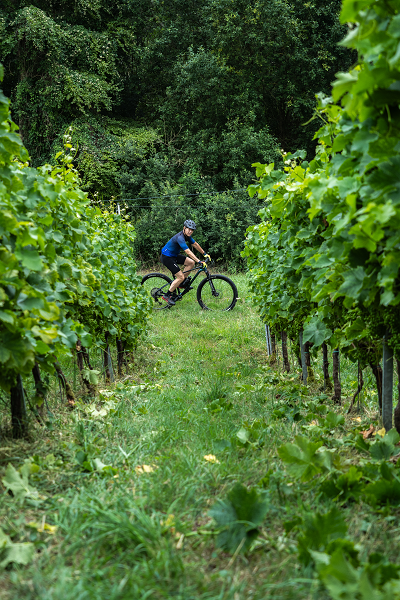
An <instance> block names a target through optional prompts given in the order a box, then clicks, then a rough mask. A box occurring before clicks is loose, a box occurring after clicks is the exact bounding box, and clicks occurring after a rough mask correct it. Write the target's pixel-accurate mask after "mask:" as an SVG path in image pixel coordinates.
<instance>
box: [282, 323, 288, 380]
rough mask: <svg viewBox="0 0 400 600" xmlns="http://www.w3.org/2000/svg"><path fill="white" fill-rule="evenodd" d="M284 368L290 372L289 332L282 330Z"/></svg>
mask: <svg viewBox="0 0 400 600" xmlns="http://www.w3.org/2000/svg"><path fill="white" fill-rule="evenodd" d="M281 339H282V359H283V370H284V371H286V372H287V373H290V363H289V356H288V349H287V332H286V331H281Z"/></svg>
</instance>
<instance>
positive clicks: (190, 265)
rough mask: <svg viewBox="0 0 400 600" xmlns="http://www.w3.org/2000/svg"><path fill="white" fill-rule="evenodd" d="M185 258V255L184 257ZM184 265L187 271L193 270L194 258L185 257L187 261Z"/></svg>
mask: <svg viewBox="0 0 400 600" xmlns="http://www.w3.org/2000/svg"><path fill="white" fill-rule="evenodd" d="M182 258H184V257H182ZM183 265H184V267H185V271H187V270H189V271H190V270H192V269H193V268H194V260H193V258H189V256H187V257H186V258H185V262H184V263H183Z"/></svg>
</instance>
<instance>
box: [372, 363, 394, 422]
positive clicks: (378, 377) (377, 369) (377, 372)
mask: <svg viewBox="0 0 400 600" xmlns="http://www.w3.org/2000/svg"><path fill="white" fill-rule="evenodd" d="M396 360H397V359H396ZM369 366H370V367H371V370H372V373H373V374H374V377H375V381H376V389H377V392H378V404H379V412H380V414H382V376H383V373H382V367H381V365H380V364H379V363H378V364H376V365H373V364H371V363H369Z"/></svg>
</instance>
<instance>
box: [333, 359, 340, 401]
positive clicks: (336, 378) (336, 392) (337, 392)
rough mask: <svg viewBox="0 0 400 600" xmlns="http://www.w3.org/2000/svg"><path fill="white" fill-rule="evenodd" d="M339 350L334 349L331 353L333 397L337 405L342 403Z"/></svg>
mask: <svg viewBox="0 0 400 600" xmlns="http://www.w3.org/2000/svg"><path fill="white" fill-rule="evenodd" d="M339 361H340V358H339V348H336V349H335V350H334V351H333V353H332V368H333V372H332V376H333V396H332V400H334V401H335V402H336V403H337V404H341V403H342V387H341V385H340V377H339V369H340V363H339Z"/></svg>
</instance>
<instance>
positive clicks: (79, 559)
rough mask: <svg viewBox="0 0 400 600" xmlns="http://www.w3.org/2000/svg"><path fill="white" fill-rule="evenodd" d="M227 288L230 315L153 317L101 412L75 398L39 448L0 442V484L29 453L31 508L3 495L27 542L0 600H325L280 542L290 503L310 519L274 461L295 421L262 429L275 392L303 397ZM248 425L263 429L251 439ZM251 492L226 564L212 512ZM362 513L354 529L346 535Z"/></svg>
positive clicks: (306, 503) (189, 310)
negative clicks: (264, 506)
mask: <svg viewBox="0 0 400 600" xmlns="http://www.w3.org/2000/svg"><path fill="white" fill-rule="evenodd" d="M234 279H235V281H236V283H237V284H238V288H239V296H240V300H239V301H238V305H237V307H236V308H235V310H234V311H232V312H230V313H226V314H222V315H215V314H213V313H210V312H203V311H200V309H199V307H198V305H197V304H196V302H195V297H194V294H190V295H189V296H187V297H186V298H185V300H184V301H183V302H182V303H181V304H178V305H177V306H176V307H174V308H173V309H171V310H164V311H160V312H158V313H156V314H154V315H153V317H152V320H151V327H150V331H149V334H148V338H147V339H146V340H145V341H144V342H143V343H142V346H141V348H140V349H139V351H138V353H137V356H136V361H135V365H134V368H133V373H132V376H131V377H130V378H128V379H125V381H123V382H120V383H118V384H117V386H116V388H115V390H114V391H112V390H108V391H107V390H106V391H105V392H103V395H102V399H103V402H102V405H101V407H102V412H100V413H99V410H98V409H100V404H97V405H96V406H94V405H93V406H92V405H88V404H85V403H83V402H82V403H80V405H79V406H80V408H79V409H77V410H76V411H75V412H74V413H64V412H62V411H61V412H60V413H59V414H58V415H57V416H56V419H55V421H54V423H53V428H52V430H47V431H46V432H45V433H44V434H41V435H39V433H37V434H36V435H37V437H36V439H35V441H33V442H32V441H31V442H30V443H18V444H17V443H15V442H12V441H7V444H6V446H4V444H2V446H3V447H2V448H0V459H1V460H2V462H1V463H0V476H1V475H4V471H5V465H6V464H7V462H9V459H13V458H14V459H16V460H14V462H12V464H14V466H16V467H18V466H20V465H21V464H22V462H23V459H29V457H32V456H34V458H33V463H32V459H29V460H28V462H29V463H30V465H31V466H30V467H29V468H30V471H31V475H30V478H29V482H30V485H31V486H33V487H34V488H35V489H36V490H37V491H38V493H39V497H37V496H35V494H33V493H32V494H29V493H28V494H27V496H26V497H25V499H24V500H22V501H21V502H17V501H16V499H15V498H12V497H11V496H10V495H8V494H7V493H6V492H4V494H2V495H1V496H0V503H1V504H0V516H1V527H2V528H3V530H4V531H5V533H7V534H8V535H9V536H10V538H11V539H12V540H13V541H14V542H31V543H33V544H34V546H35V556H34V559H33V562H32V563H31V564H28V565H27V566H25V567H24V566H20V567H18V566H13V567H12V568H9V570H7V571H6V572H5V578H4V582H5V583H4V585H3V586H2V589H0V598H2V599H4V600H10V599H12V600H17V599H21V598H24V600H37V599H40V600H59V599H61V598H62V600H92V599H93V600H132V599H138V600H139V599H140V600H142V599H143V600H144V599H145V598H155V599H158V598H177V599H180V600H191V599H193V600H195V599H196V600H197V599H204V600H205V599H208V600H217V599H220V600H228V599H229V600H230V599H231V600H242V599H254V600H261V599H264V598H282V599H284V598H296V599H302V598H304V599H306V598H314V597H315V598H318V599H319V600H320V599H322V598H325V597H327V596H325V595H324V592H318V594H317V595H315V593H314V592H312V586H311V588H310V582H311V581H312V573H311V571H310V570H307V568H304V567H299V565H298V563H297V561H296V545H295V543H294V542H293V540H291V539H290V537H288V536H285V535H284V522H285V521H287V520H288V519H289V520H290V519H291V518H295V517H296V515H297V513H298V511H299V510H300V509H299V507H300V506H301V507H302V509H304V507H306V508H307V509H308V510H314V509H315V506H314V501H315V499H314V498H313V496H312V494H308V496H307V494H306V495H304V494H303V495H300V496H299V495H296V494H294V493H293V492H292V488H291V487H290V486H288V485H286V484H287V483H288V481H287V477H286V476H285V474H284V472H283V471H282V469H283V467H282V464H281V463H280V462H279V459H277V447H278V446H280V445H281V444H282V443H284V442H286V441H289V440H292V439H293V436H294V435H295V434H296V433H298V431H299V425H298V424H297V423H296V422H295V421H293V420H290V419H286V420H285V419H282V420H279V421H276V419H275V421H274V422H273V423H272V422H271V414H272V412H273V410H275V409H276V405H277V404H276V402H277V403H278V404H279V400H278V401H277V400H276V397H277V393H276V392H277V391H279V390H281V391H282V390H286V391H288V390H289V395H290V393H291V394H292V396H291V398H295V397H296V394H297V396H301V395H302V394H303V395H304V389H303V391H301V390H300V388H301V386H300V385H298V384H296V383H295V381H294V376H293V375H291V376H289V377H286V380H285V379H284V378H283V377H282V376H280V377H278V376H276V374H274V373H273V372H272V371H271V369H270V368H269V367H267V366H266V353H265V338H264V331H263V327H262V324H261V322H260V320H259V318H258V317H257V315H256V313H255V312H254V311H253V309H252V308H251V307H250V304H249V301H248V299H247V297H246V288H245V278H244V276H237V277H234ZM132 378H133V379H132ZM290 386H291V387H290ZM278 388H279V390H278ZM291 389H292V392H290V390H291ZM293 390H294V391H293ZM296 390H297V391H296ZM299 390H300V391H299ZM278 397H279V394H278ZM254 422H256V426H258V427H259V429H257V427H256V428H254V427H253V430H251V429H249V428H250V426H251V424H253V423H254ZM243 426H244V432H245V433H246V428H247V432H248V433H247V434H246V435H249V436H250V442H251V441H252V439H251V436H254V439H257V436H258V435H260V436H261V433H260V432H262V436H263V437H262V440H263V441H262V443H261V442H260V440H259V442H260V443H254V444H253V445H252V444H251V443H238V438H237V433H238V432H239V430H240V429H241V428H242V427H243ZM257 432H258V433H257ZM242 437H243V436H242ZM244 441H245V440H244ZM205 457H208V460H207V459H206V458H205ZM212 457H215V459H214V458H212ZM260 481H261V484H260V487H259V489H262V487H263V486H264V488H265V493H267V492H268V493H269V496H268V502H269V505H268V506H269V508H268V515H267V517H266V519H265V520H264V522H263V524H262V527H261V529H260V535H259V537H258V540H257V541H256V542H255V544H254V546H253V548H252V551H251V552H250V553H248V554H245V555H243V554H241V553H235V554H233V555H232V553H228V552H226V551H225V550H223V549H221V548H218V547H217V544H216V534H217V533H218V527H216V523H215V521H214V520H213V519H212V518H211V517H210V515H209V514H208V511H209V510H210V508H211V507H212V506H213V505H214V504H215V502H216V500H217V499H224V498H225V497H226V495H227V494H228V493H229V491H230V490H231V489H232V488H233V487H234V485H235V483H236V482H241V483H243V484H245V485H246V486H248V487H249V488H251V487H252V486H255V485H256V484H259V483H260ZM262 481H264V483H262ZM289 483H290V482H289ZM360 514H361V513H360ZM360 514H359V515H358V520H357V519H356V518H352V517H351V518H349V522H350V523H351V524H350V527H352V528H353V530H354V535H355V536H356V537H357V535H360V536H362V535H363V534H362V526H361V524H360V523H361V521H360ZM362 518H364V517H362ZM382 519H383V518H382ZM361 520H362V519H361ZM364 521H365V519H364ZM364 521H363V522H364ZM370 522H372V521H371V520H370V521H368V523H370ZM365 527H366V526H365V523H364V529H365ZM379 527H380V529H379V532H378V531H376V533H372V532H371V533H370V538H369V539H371V540H372V541H371V543H372V545H373V546H374V548H378V549H379V547H380V545H381V546H383V547H384V546H385V545H386V539H387V536H389V534H390V531H389V530H390V523H389V522H385V521H384V520H381V522H380V525H379ZM374 531H375V530H374ZM310 589H311V591H310ZM294 590H295V592H294Z"/></svg>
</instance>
